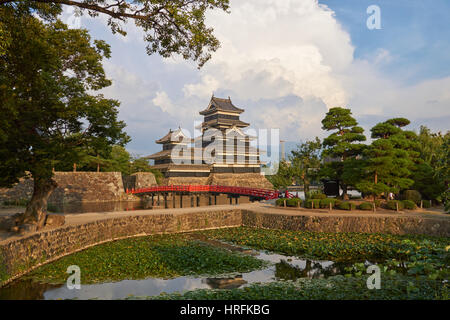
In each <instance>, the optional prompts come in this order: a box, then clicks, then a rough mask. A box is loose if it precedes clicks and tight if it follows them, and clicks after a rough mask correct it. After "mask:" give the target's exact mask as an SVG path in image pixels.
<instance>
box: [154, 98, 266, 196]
mask: <svg viewBox="0 0 450 320" xmlns="http://www.w3.org/2000/svg"><path fill="white" fill-rule="evenodd" d="M243 112H244V110H243V109H240V108H238V107H236V106H235V105H234V104H233V103H232V102H231V99H230V98H228V99H222V98H217V97H214V96H212V98H211V100H210V102H209V104H208V106H207V108H206V109H205V110H203V111H200V115H202V116H203V117H204V119H203V122H202V124H201V125H200V126H199V127H198V128H197V129H200V130H201V136H199V137H196V138H193V139H192V138H190V137H188V136H187V135H186V134H185V133H184V132H183V130H182V129H181V128H178V129H177V130H175V131H172V130H169V132H168V133H167V134H166V135H165V136H164V137H162V138H161V139H159V140H156V143H157V144H161V145H162V150H161V151H160V152H157V153H155V154H152V155H149V156H147V157H146V158H147V159H152V160H154V162H155V164H154V166H153V167H154V168H155V169H158V170H159V171H161V172H162V173H163V175H164V177H165V179H164V184H166V185H176V184H183V185H185V184H209V185H233V186H253V187H260V188H270V189H271V188H272V185H271V184H270V183H269V182H268V181H267V179H266V178H265V177H264V176H262V175H261V164H262V163H261V160H260V150H259V149H257V148H255V147H252V146H251V145H250V144H251V141H252V140H254V139H256V137H253V136H250V135H248V134H246V133H244V132H243V130H242V129H244V128H246V127H248V126H249V123H246V122H244V121H242V120H240V118H239V117H240V114H241V113H243Z"/></svg>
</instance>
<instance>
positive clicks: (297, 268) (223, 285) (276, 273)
mask: <svg viewBox="0 0 450 320" xmlns="http://www.w3.org/2000/svg"><path fill="white" fill-rule="evenodd" d="M235 248H236V250H238V249H240V250H239V251H244V252H248V250H242V248H239V247H235ZM252 254H253V255H254V256H255V257H256V258H259V259H262V260H265V261H269V262H271V263H272V264H271V265H270V266H268V267H267V268H264V269H261V270H254V271H251V272H247V273H243V274H239V275H236V276H225V277H214V278H207V277H198V278H193V277H178V278H174V279H155V278H148V279H144V280H123V281H119V282H109V283H101V284H91V285H83V284H82V285H81V289H80V290H76V289H74V290H69V289H68V288H67V286H66V285H58V286H55V285H48V284H39V283H32V282H31V281H30V280H17V281H15V282H13V283H11V284H10V285H8V286H7V287H5V288H0V299H2V300H6V299H94V298H98V299H123V298H126V297H127V296H129V295H134V296H154V295H159V294H161V293H163V292H165V293H172V292H186V291H189V290H195V289H231V288H239V287H245V286H248V285H250V284H252V283H256V282H259V283H264V282H271V281H276V280H296V279H299V278H305V277H307V278H319V277H328V276H331V275H336V274H344V267H346V266H350V265H351V263H350V264H349V263H347V264H343V263H334V262H332V261H316V260H306V259H299V258H296V257H291V256H285V255H281V254H275V253H268V252H258V251H254V250H253V252H252ZM81 281H83V279H81Z"/></svg>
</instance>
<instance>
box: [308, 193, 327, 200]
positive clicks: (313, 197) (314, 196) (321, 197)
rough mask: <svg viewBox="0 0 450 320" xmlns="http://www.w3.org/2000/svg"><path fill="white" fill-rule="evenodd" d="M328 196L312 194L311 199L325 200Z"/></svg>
mask: <svg viewBox="0 0 450 320" xmlns="http://www.w3.org/2000/svg"><path fill="white" fill-rule="evenodd" d="M326 197H327V196H326V195H325V194H323V193H310V198H311V199H325V198H326Z"/></svg>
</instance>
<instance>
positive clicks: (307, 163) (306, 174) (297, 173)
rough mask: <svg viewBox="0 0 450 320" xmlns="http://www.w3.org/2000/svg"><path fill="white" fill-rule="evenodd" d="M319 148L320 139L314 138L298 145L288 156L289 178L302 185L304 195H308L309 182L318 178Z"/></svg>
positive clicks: (320, 146)
mask: <svg viewBox="0 0 450 320" xmlns="http://www.w3.org/2000/svg"><path fill="white" fill-rule="evenodd" d="M321 148H322V144H321V142H320V139H319V138H317V137H316V139H315V140H312V141H306V142H304V143H301V144H299V145H298V146H297V149H296V150H292V151H291V155H290V156H289V161H290V162H291V165H290V171H291V176H292V177H293V178H294V179H295V180H296V181H298V182H301V183H302V184H303V187H304V191H305V194H308V193H309V186H310V185H311V182H312V181H315V180H317V178H318V173H319V169H320V153H321Z"/></svg>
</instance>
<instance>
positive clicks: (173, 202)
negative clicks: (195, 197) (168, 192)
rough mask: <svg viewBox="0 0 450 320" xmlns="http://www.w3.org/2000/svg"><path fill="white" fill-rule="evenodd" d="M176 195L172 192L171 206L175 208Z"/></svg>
mask: <svg viewBox="0 0 450 320" xmlns="http://www.w3.org/2000/svg"><path fill="white" fill-rule="evenodd" d="M176 196H177V194H176V193H175V192H172V208H174V209H175V197H176Z"/></svg>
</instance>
